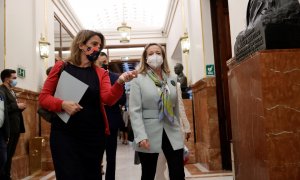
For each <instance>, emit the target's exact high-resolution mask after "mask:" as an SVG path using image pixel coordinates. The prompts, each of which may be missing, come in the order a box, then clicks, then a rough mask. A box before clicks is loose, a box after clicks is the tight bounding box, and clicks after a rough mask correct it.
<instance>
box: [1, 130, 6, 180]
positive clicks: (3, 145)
mask: <svg viewBox="0 0 300 180" xmlns="http://www.w3.org/2000/svg"><path fill="white" fill-rule="evenodd" d="M6 160H7V144H6V142H5V139H4V136H3V135H2V132H1V131H0V177H1V176H3V173H4V165H5V163H6ZM0 179H2V178H0Z"/></svg>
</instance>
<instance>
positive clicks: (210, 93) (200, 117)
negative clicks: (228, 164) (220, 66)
mask: <svg viewBox="0 0 300 180" xmlns="http://www.w3.org/2000/svg"><path fill="white" fill-rule="evenodd" d="M192 91H193V101H194V119H195V120H194V121H195V139H196V160H197V162H200V163H201V164H202V165H204V166H205V167H206V168H207V169H209V170H221V169H222V162H221V149H220V134H219V121H218V109H217V96H216V80H215V78H214V77H208V78H204V79H202V80H200V81H198V82H197V83H196V84H194V85H193V86H192Z"/></svg>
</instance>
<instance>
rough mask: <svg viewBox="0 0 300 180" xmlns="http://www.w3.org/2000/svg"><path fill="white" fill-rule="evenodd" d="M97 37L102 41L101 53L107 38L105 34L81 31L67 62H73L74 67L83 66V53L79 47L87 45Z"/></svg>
mask: <svg viewBox="0 0 300 180" xmlns="http://www.w3.org/2000/svg"><path fill="white" fill-rule="evenodd" d="M95 35H96V36H99V38H100V39H101V45H100V51H101V50H102V49H103V48H104V46H105V38H104V36H103V34H102V33H100V32H96V31H91V30H81V31H79V33H78V34H77V35H76V37H75V38H74V40H73V42H72V45H71V55H70V57H68V58H67V59H66V60H67V61H69V62H71V63H72V64H74V65H77V66H79V65H80V64H81V52H82V51H81V49H80V48H79V46H80V45H83V44H86V43H87V42H88V40H89V39H91V38H92V37H93V36H95Z"/></svg>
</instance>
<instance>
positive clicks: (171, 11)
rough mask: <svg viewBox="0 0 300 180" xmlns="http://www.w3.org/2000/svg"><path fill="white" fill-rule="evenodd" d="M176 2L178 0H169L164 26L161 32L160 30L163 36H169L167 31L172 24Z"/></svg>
mask: <svg viewBox="0 0 300 180" xmlns="http://www.w3.org/2000/svg"><path fill="white" fill-rule="evenodd" d="M178 2H179V0H172V1H170V8H169V11H168V15H167V19H166V22H165V26H164V28H163V32H162V33H163V34H164V36H166V37H168V36H169V32H170V29H171V26H172V24H173V20H174V16H175V12H176V9H177V7H178Z"/></svg>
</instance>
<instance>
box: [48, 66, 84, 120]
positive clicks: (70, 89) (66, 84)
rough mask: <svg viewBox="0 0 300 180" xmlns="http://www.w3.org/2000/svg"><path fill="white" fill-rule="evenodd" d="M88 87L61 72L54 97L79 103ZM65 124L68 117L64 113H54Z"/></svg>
mask: <svg viewBox="0 0 300 180" xmlns="http://www.w3.org/2000/svg"><path fill="white" fill-rule="evenodd" d="M88 87H89V86H88V85H87V84H85V83H83V82H82V81H80V80H79V79H77V78H75V77H74V76H72V75H71V74H69V73H67V72H66V71H63V72H62V73H61V75H60V78H59V80H58V83H57V87H56V91H55V94H54V96H55V97H57V98H60V99H62V100H64V101H74V102H76V103H79V101H80V100H81V98H82V96H83V95H84V93H85V91H86V90H87V88H88ZM56 114H57V115H58V116H59V117H60V118H61V119H62V120H63V121H64V122H65V123H67V122H68V121H69V118H70V115H69V114H68V113H66V112H57V113H56Z"/></svg>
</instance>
